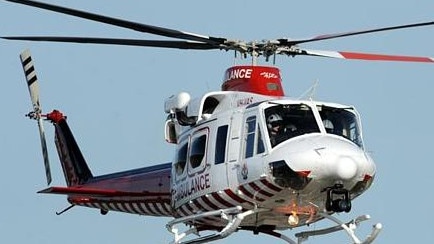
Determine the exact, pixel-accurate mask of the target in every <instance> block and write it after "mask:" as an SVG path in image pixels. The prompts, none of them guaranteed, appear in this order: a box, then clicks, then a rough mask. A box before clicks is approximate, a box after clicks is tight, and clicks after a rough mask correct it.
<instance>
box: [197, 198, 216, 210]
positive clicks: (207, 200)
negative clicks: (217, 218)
mask: <svg viewBox="0 0 434 244" xmlns="http://www.w3.org/2000/svg"><path fill="white" fill-rule="evenodd" d="M201 199H202V201H204V202H205V203H206V204H208V206H210V207H211V208H212V209H215V210H217V209H220V208H219V207H217V206H216V205H215V204H214V203H212V202H211V201H210V200H209V199H208V197H207V196H202V197H201Z"/></svg>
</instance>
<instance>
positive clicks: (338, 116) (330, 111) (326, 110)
mask: <svg viewBox="0 0 434 244" xmlns="http://www.w3.org/2000/svg"><path fill="white" fill-rule="evenodd" d="M317 108H318V111H319V114H320V115H321V120H322V122H323V125H324V128H325V129H326V132H327V133H329V134H335V135H338V136H342V137H344V138H346V139H348V140H350V141H352V142H354V143H355V144H357V145H358V146H360V147H363V143H362V137H361V134H360V130H359V124H358V120H357V116H356V114H355V113H354V112H353V111H354V110H353V109H352V108H335V107H329V106H324V105H322V106H318V107H317Z"/></svg>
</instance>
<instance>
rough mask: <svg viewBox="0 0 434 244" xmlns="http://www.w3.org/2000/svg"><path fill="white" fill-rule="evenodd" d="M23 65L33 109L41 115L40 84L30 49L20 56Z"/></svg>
mask: <svg viewBox="0 0 434 244" xmlns="http://www.w3.org/2000/svg"><path fill="white" fill-rule="evenodd" d="M20 59H21V64H22V65H23V70H24V75H25V76H26V81H27V86H28V88H29V92H30V99H31V100H32V105H33V109H34V111H35V112H37V113H40V110H41V104H40V102H39V83H38V77H37V76H36V71H35V66H34V65H33V61H32V57H31V55H30V51H29V50H28V49H26V50H24V51H23V52H22V53H21V54H20Z"/></svg>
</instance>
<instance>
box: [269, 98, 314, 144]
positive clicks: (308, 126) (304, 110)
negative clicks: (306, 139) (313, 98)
mask: <svg viewBox="0 0 434 244" xmlns="http://www.w3.org/2000/svg"><path fill="white" fill-rule="evenodd" d="M265 119H266V123H267V129H268V134H269V136H270V142H271V146H272V147H274V146H276V145H278V144H279V143H281V142H283V141H286V140H288V139H290V138H293V137H295V136H299V135H303V134H307V133H314V132H318V133H319V132H320V130H319V127H318V124H317V122H316V120H315V117H314V114H313V112H312V108H311V107H310V106H308V105H306V104H284V105H282V104H278V105H275V106H272V107H269V108H267V109H265Z"/></svg>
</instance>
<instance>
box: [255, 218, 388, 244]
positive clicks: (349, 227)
mask: <svg viewBox="0 0 434 244" xmlns="http://www.w3.org/2000/svg"><path fill="white" fill-rule="evenodd" d="M318 215H320V216H322V217H324V218H327V219H329V220H331V221H333V222H335V223H337V225H335V226H332V227H329V228H324V229H320V230H313V231H303V232H299V233H296V234H295V237H296V238H297V241H295V240H293V239H292V238H290V237H288V236H286V235H284V234H282V233H279V232H277V231H275V230H262V231H259V232H260V233H263V234H267V235H270V236H273V237H276V238H279V239H281V240H283V241H285V242H286V243H289V244H301V243H303V242H305V241H307V239H308V238H309V237H310V236H318V235H327V234H330V233H333V232H336V231H341V230H345V231H346V232H347V234H348V235H349V236H350V238H351V240H352V243H354V244H369V243H372V242H373V241H374V240H375V238H376V237H377V236H378V234H379V233H380V231H381V229H382V225H381V224H380V223H377V224H375V225H374V226H373V229H372V232H371V234H369V235H368V236H367V237H366V239H365V240H364V241H361V240H360V239H359V238H358V237H357V236H356V234H355V233H354V231H355V229H356V228H357V226H359V225H360V223H361V222H362V221H365V220H368V219H370V216H369V215H362V216H359V217H357V218H355V219H353V220H351V221H348V222H347V223H344V222H342V221H340V220H339V219H337V218H335V217H333V216H331V215H330V214H327V213H318Z"/></svg>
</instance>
